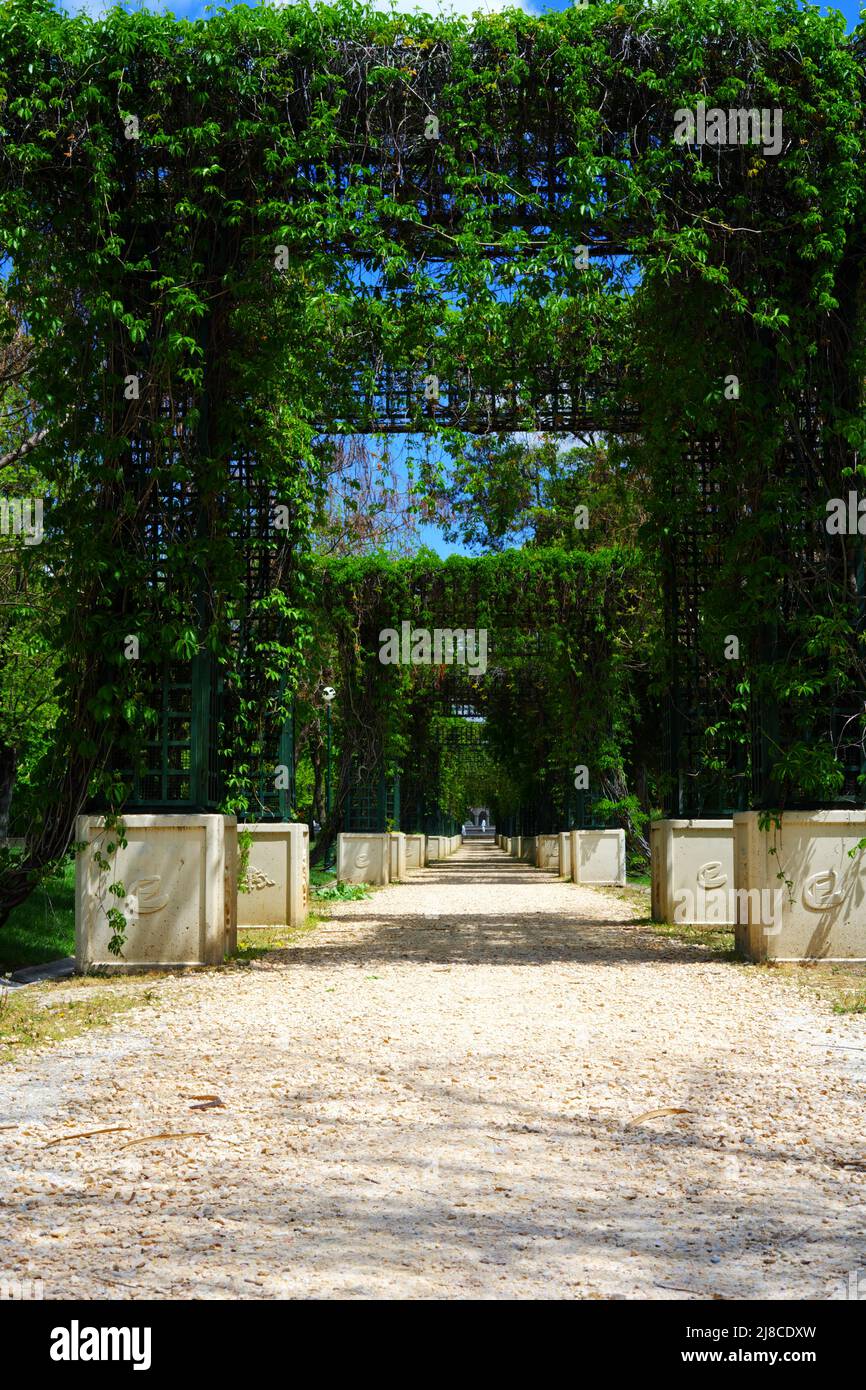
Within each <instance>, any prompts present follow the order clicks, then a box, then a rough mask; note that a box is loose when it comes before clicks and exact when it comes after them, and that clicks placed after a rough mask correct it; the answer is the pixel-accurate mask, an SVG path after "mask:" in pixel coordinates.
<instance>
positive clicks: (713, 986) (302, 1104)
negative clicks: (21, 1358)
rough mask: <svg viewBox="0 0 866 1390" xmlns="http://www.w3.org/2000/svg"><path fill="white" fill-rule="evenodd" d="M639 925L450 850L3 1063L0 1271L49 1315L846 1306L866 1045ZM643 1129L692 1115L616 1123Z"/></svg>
mask: <svg viewBox="0 0 866 1390" xmlns="http://www.w3.org/2000/svg"><path fill="white" fill-rule="evenodd" d="M632 915H633V909H632V908H631V907H630V906H629V905H628V904H626V903H625V902H623V901H621V900H619V899H618V898H616V897H614V896H608V895H605V894H604V893H602V892H596V891H592V890H590V889H585V888H579V887H576V886H574V885H572V884H567V883H560V882H558V881H557V880H556V879H555V878H554V877H553V876H552V875H550V874H542V873H538V872H536V871H535V870H533V869H531V868H529V867H528V866H526V865H519V864H516V863H514V862H512V861H511V860H510V859H508V858H506V856H505V855H503V854H501V853H500V851H499V850H497V849H494V848H492V847H490V846H489V845H487V846H485V845H481V844H478V843H475V844H469V845H466V846H464V847H463V849H462V850H461V851H460V852H459V854H458V855H457V856H455V857H454V858H453V859H451V860H449V861H447V862H446V863H444V864H442V865H441V866H439V867H437V868H432V869H428V870H425V871H422V872H416V873H413V874H411V875H410V881H409V882H407V883H406V884H404V885H399V886H396V885H395V886H393V887H390V888H387V889H384V890H382V891H380V892H378V893H377V894H376V895H375V896H374V897H373V898H371V899H369V900H367V901H363V902H355V903H346V904H336V905H334V907H333V909H332V910H331V914H330V917H329V920H328V922H327V923H325V924H324V925H322V926H320V927H319V928H318V929H317V930H316V931H315V932H314V933H313V934H311V935H309V936H307V937H305V938H303V939H302V940H300V941H299V942H298V943H297V944H296V945H295V946H294V947H292V948H290V949H288V950H285V951H281V952H277V953H275V954H274V955H273V956H271V957H268V959H267V960H266V961H264V962H262V963H260V964H259V965H258V966H257V967H255V968H250V969H249V970H244V971H241V970H238V969H229V970H224V971H217V972H209V973H207V974H200V975H194V976H187V977H185V978H170V979H168V980H165V981H161V982H159V983H158V984H157V986H156V992H157V1002H156V1004H155V1005H152V1006H150V1007H148V1008H145V1009H141V1010H136V1011H134V1012H132V1013H130V1014H127V1015H124V1016H123V1019H122V1021H120V1022H119V1023H118V1024H117V1026H116V1027H115V1028H112V1029H111V1030H108V1031H101V1032H98V1033H90V1034H88V1035H86V1036H85V1037H79V1038H74V1039H70V1040H68V1041H66V1042H63V1043H60V1044H56V1045H55V1046H54V1047H51V1048H49V1049H47V1050H45V1051H43V1052H41V1053H39V1054H33V1053H31V1054H30V1055H29V1056H28V1057H26V1058H25V1059H23V1060H22V1062H21V1063H17V1064H15V1065H14V1066H8V1067H5V1068H3V1070H2V1072H0V1126H2V1130H0V1276H5V1277H9V1276H15V1275H17V1276H21V1275H27V1276H30V1277H32V1278H41V1279H42V1280H43V1282H44V1286H45V1295H46V1297H49V1298H50V1297H84V1298H87V1297H94V1298H134V1297H172V1298H214V1297H217V1298H218V1297H233V1298H272V1297H300V1298H320V1297H334V1296H337V1297H340V1296H343V1297H359V1298H363V1297H384V1298H400V1297H409V1298H474V1297H480V1298H514V1297H517V1298H571V1297H577V1298H656V1299H658V1298H662V1299H663V1298H670V1299H679V1298H684V1297H689V1296H691V1297H695V1298H712V1297H723V1298H734V1299H737V1298H744V1297H758V1298H775V1297H781V1298H791V1299H794V1298H819V1299H827V1298H836V1297H839V1296H840V1293H841V1288H842V1287H843V1284H844V1285H847V1281H848V1275H849V1272H851V1271H857V1270H863V1271H864V1274H863V1280H864V1286H866V1248H864V1244H866V1242H864V1234H863V1233H864V1227H866V1222H864V1216H866V1161H864V1151H863V1142H862V1132H863V1097H864V1087H866V1051H864V1047H866V1036H864V1034H866V1029H864V1026H863V1020H862V1019H859V1020H858V1019H856V1018H835V1017H834V1016H833V1015H831V1014H830V1013H829V1011H826V1010H825V1008H824V1006H823V1005H822V1004H820V1003H819V1002H812V1000H811V999H810V998H807V997H805V996H804V995H802V994H801V993H800V992H799V991H797V990H796V989H794V988H793V987H791V986H789V985H786V984H783V983H780V982H779V981H777V980H774V979H773V978H772V976H771V975H769V973H768V972H766V971H762V970H758V969H755V968H749V967H743V968H737V967H734V966H732V965H730V964H727V963H723V962H713V961H711V960H707V958H706V955H705V953H703V952H701V951H700V950H696V949H694V948H690V947H688V946H684V945H680V944H678V943H674V942H670V941H668V940H666V939H664V938H662V937H659V936H657V935H655V934H653V933H652V932H650V931H648V930H647V929H646V928H642V927H641V926H639V925H635V924H633V923H632V922H631V920H630V919H631V918H632ZM201 1096H217V1097H218V1098H219V1099H220V1100H221V1101H222V1102H223V1105H222V1106H214V1107H213V1108H208V1109H203V1110H202V1109H198V1110H196V1109H192V1108H191V1107H193V1106H195V1105H208V1104H209V1102H208V1101H206V1100H205V1101H202V1100H195V1099H193V1097H201ZM662 1107H674V1108H676V1109H678V1110H682V1111H684V1112H686V1113H683V1114H669V1115H665V1116H661V1117H656V1118H652V1119H644V1120H642V1121H640V1122H639V1123H637V1124H634V1123H630V1122H633V1121H635V1120H636V1119H637V1117H639V1116H641V1115H642V1114H643V1113H644V1112H646V1111H648V1110H653V1109H658V1108H662ZM114 1125H124V1126H128V1129H126V1130H124V1131H120V1132H117V1133H111V1134H102V1135H97V1136H94V1137H92V1138H88V1139H83V1140H68V1141H67V1142H62V1143H59V1144H55V1145H52V1146H51V1147H46V1143H47V1141H49V1140H51V1139H55V1138H57V1137H59V1136H62V1135H67V1134H68V1135H71V1134H74V1133H75V1132H77V1131H81V1130H93V1129H101V1128H104V1127H108V1126H114ZM188 1131H197V1132H198V1133H197V1134H195V1135H194V1136H193V1137H190V1138H185V1139H174V1140H165V1139H156V1138H151V1139H149V1140H148V1141H147V1142H145V1143H135V1144H132V1145H131V1147H124V1145H125V1144H127V1143H129V1141H130V1140H131V1139H138V1138H140V1137H141V1136H148V1135H149V1136H154V1135H157V1134H161V1133H165V1132H169V1133H172V1134H178V1133H184V1132H188Z"/></svg>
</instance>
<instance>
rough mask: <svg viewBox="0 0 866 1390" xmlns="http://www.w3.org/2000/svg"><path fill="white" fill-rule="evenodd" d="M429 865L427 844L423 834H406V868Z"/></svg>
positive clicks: (418, 867)
mask: <svg viewBox="0 0 866 1390" xmlns="http://www.w3.org/2000/svg"><path fill="white" fill-rule="evenodd" d="M426 866H427V846H426V844H425V840H424V836H423V835H407V836H406V868H407V869H424V868H426Z"/></svg>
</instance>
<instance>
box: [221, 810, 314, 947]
mask: <svg viewBox="0 0 866 1390" xmlns="http://www.w3.org/2000/svg"><path fill="white" fill-rule="evenodd" d="M246 831H249V833H250V834H251V835H252V837H253V842H252V845H251V847H250V854H249V859H248V861H247V870H246V873H245V875H244V879H243V882H241V883H240V884H239V885H238V887H239V889H240V891H239V893H238V898H237V903H238V923H239V925H240V926H241V927H300V926H303V924H304V922H306V920H307V913H308V912H309V906H310V830H309V827H308V826H306V825H301V824H295V823H291V822H288V821H273V822H268V821H261V822H255V823H253V822H247V823H245V824H243V825H239V826H238V834H241V833H244V832H246Z"/></svg>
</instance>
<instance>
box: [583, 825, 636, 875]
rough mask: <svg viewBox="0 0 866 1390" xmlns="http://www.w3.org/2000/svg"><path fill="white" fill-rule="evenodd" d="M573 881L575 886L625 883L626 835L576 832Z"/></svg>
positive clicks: (611, 831)
mask: <svg viewBox="0 0 866 1390" xmlns="http://www.w3.org/2000/svg"><path fill="white" fill-rule="evenodd" d="M571 877H572V882H574V883H587V884H592V883H596V884H622V883H625V831H624V830H572V832H571Z"/></svg>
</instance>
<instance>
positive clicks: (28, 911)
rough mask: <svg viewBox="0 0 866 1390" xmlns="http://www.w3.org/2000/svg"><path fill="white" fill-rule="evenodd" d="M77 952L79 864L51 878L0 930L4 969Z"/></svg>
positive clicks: (0, 963)
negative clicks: (76, 907) (77, 881)
mask: <svg viewBox="0 0 866 1390" xmlns="http://www.w3.org/2000/svg"><path fill="white" fill-rule="evenodd" d="M74 950H75V864H74V862H73V861H72V860H70V861H69V863H68V864H65V865H64V867H63V872H62V873H60V874H58V875H56V876H55V877H53V878H47V879H46V880H45V882H44V883H42V884H40V886H39V887H38V888H34V890H33V892H32V893H31V894H30V897H29V898H28V899H27V900H26V902H23V903H19V905H18V906H17V907H16V908H15V909H14V910H13V911H12V912H11V913H10V914H9V920H8V922H7V923H6V924H5V926H3V927H0V970H2V971H9V970H15V969H17V968H18V967H19V966H22V965H43V964H44V963H45V961H49V960H59V959H60V958H61V957H62V956H71V955H72V954H73V952H74Z"/></svg>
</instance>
